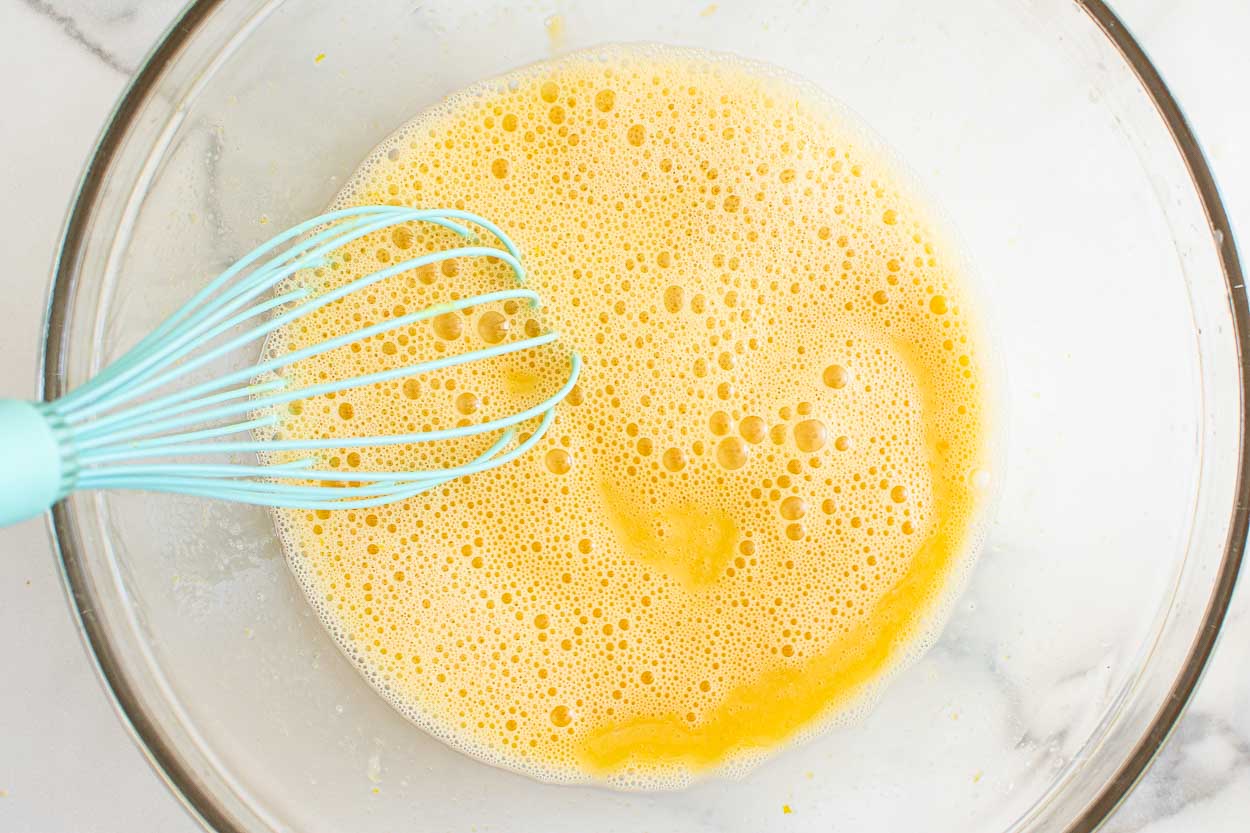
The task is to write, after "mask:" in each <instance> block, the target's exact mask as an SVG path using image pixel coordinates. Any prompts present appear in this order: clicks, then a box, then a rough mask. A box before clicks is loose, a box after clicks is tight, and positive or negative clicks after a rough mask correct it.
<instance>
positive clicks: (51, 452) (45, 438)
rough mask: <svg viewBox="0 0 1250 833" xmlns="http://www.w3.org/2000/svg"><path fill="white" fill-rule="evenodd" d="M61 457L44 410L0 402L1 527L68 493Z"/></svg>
mask: <svg viewBox="0 0 1250 833" xmlns="http://www.w3.org/2000/svg"><path fill="white" fill-rule="evenodd" d="M67 479H68V478H67V472H66V471H65V464H64V454H63V451H62V448H61V443H60V442H59V440H58V439H57V435H56V430H55V428H54V427H53V424H52V422H51V421H50V420H49V418H48V416H46V415H45V411H44V409H43V408H42V407H41V406H39V405H38V404H36V403H34V402H24V401H22V400H20V399H0V526H8V525H9V524H13V523H17V522H18V521H21V520H25V519H26V518H30V517H34V516H35V515H38V514H39V513H41V512H45V511H47V509H48V508H49V507H51V506H52V504H54V503H56V502H57V501H58V500H60V499H61V498H62V497H64V496H65V494H66V492H68V487H67Z"/></svg>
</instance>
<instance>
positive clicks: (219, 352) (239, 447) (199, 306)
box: [0, 206, 581, 522]
mask: <svg viewBox="0 0 1250 833" xmlns="http://www.w3.org/2000/svg"><path fill="white" fill-rule="evenodd" d="M406 223H425V224H429V225H432V226H435V227H439V228H442V229H445V230H447V231H450V232H452V233H454V234H456V235H457V236H459V237H461V238H463V239H465V240H466V243H467V245H462V246H458V247H455V248H450V249H444V250H440V251H435V252H430V253H428V254H423V255H421V256H419V257H414V258H410V259H407V260H404V261H401V262H398V263H395V264H393V265H391V266H388V267H386V268H383V269H379V270H377V271H375V272H371V273H369V274H366V275H362V276H360V277H357V278H355V279H353V280H351V281H348V282H347V283H345V284H342V285H340V286H337V287H332V288H329V289H326V290H325V291H324V292H320V293H318V292H317V287H316V277H315V276H313V277H310V278H308V279H303V280H301V279H298V278H296V276H297V275H298V274H300V273H306V272H307V271H308V270H312V269H316V268H319V267H324V266H326V265H327V264H328V263H329V260H330V257H331V255H332V253H333V252H334V251H335V250H337V249H339V248H341V247H342V246H344V245H346V244H348V243H351V242H352V241H355V240H358V239H360V238H362V237H365V236H367V235H369V234H374V233H376V232H380V231H383V230H384V229H386V228H389V227H392V226H396V225H399V224H406ZM478 230H480V231H484V232H485V233H487V234H488V235H489V236H490V237H493V238H494V243H497V244H498V246H496V245H482V244H479V243H478V242H477V241H478V239H479V238H478ZM500 247H502V248H500ZM474 257H486V258H492V259H493V260H495V261H497V262H501V263H503V264H505V265H506V266H507V267H508V268H509V269H510V270H511V272H512V275H513V277H514V279H515V281H516V283H517V284H518V286H517V287H515V288H512V289H506V290H500V291H495V292H486V293H482V294H478V295H474V296H472V297H468V298H462V299H457V300H454V301H450V302H446V303H441V304H436V305H433V306H431V307H427V308H425V309H422V310H420V311H417V312H413V313H406V314H403V315H399V316H395V317H393V318H388V319H387V320H385V321H382V322H379V323H376V324H372V325H369V326H366V327H363V328H360V329H358V330H355V331H353V332H350V333H345V334H342V335H339V336H336V337H333V338H330V339H327V340H325V341H323V342H320V343H318V344H313V345H310V346H308V347H304V348H301V349H298V350H294V351H291V352H289V353H286V354H284V355H281V356H275V357H270V358H264V359H262V360H260V361H257V362H254V363H252V364H250V365H249V366H248V367H245V368H242V369H240V370H236V371H233V372H229V373H226V374H224V375H222V376H219V377H216V378H213V379H209V380H206V381H202V382H198V383H195V384H191V385H189V386H188V387H184V388H182V389H180V390H171V391H169V392H165V393H161V394H160V395H157V396H155V397H153V398H150V399H147V400H146V401H143V400H141V398H142V397H144V396H145V395H148V394H151V393H153V392H159V391H162V390H163V389H165V388H169V387H172V386H175V385H176V384H177V383H180V382H183V381H185V380H186V379H188V378H190V376H191V374H193V373H194V372H195V371H197V370H200V369H201V368H204V367H206V366H208V365H210V363H212V362H214V361H217V360H219V359H222V358H223V357H225V356H226V355H227V354H229V353H231V352H233V351H237V350H239V349H240V348H243V347H246V346H247V345H250V344H253V343H255V342H256V341H258V340H260V339H262V338H265V337H266V336H269V335H270V334H271V333H274V332H275V331H277V330H279V329H280V328H282V327H285V326H287V325H289V324H291V323H292V322H293V321H295V320H297V319H299V318H301V317H303V316H306V315H308V314H310V313H312V312H315V311H316V310H318V309H321V308H323V307H325V306H326V305H328V304H331V303H334V302H335V301H338V300H340V299H342V298H344V297H346V296H347V295H349V294H351V293H354V292H359V291H361V290H363V289H366V288H368V287H370V286H372V285H374V284H376V283H378V282H379V281H383V280H386V279H388V278H391V277H394V276H396V275H400V274H403V273H405V272H410V271H413V270H417V269H422V268H425V267H429V266H433V265H435V264H438V263H440V262H443V261H446V260H450V259H453V258H474ZM288 281H293V283H288ZM524 282H525V270H524V268H523V266H522V264H521V262H520V252H519V250H518V249H517V247H516V245H515V244H514V243H513V242H512V240H511V239H510V238H509V237H508V236H507V235H506V234H504V232H503V231H502V230H501V229H499V227H498V226H496V225H495V224H494V223H491V222H490V221H489V220H486V219H485V218H483V217H479V216H477V215H475V214H473V213H471V212H468V211H464V210H460V209H436V210H431V209H414V208H408V207H403V206H363V207H358V208H349V209H342V210H339V211H333V212H329V213H327V214H324V215H321V216H320V217H314V218H312V219H310V220H307V221H305V222H303V223H300V224H297V225H295V226H292V227H291V228H289V229H287V230H286V231H284V232H282V233H280V234H278V235H277V236H275V237H274V238H272V239H270V240H268V241H267V242H265V243H263V244H261V245H260V246H257V247H256V248H255V249H253V250H252V251H251V252H249V253H248V254H247V255H245V256H244V257H243V258H241V259H240V260H238V261H237V262H236V263H235V264H233V265H232V266H230V267H229V268H227V269H226V270H225V271H223V272H222V273H221V274H219V275H218V276H217V277H216V278H214V279H213V280H212V281H210V282H209V283H208V284H207V285H206V286H204V287H203V288H202V289H201V290H199V291H198V292H196V293H195V294H194V295H192V296H191V298H190V299H188V300H187V302H186V303H184V304H183V305H182V306H180V307H179V308H178V309H177V310H175V311H174V312H173V313H172V314H171V315H169V316H168V317H167V318H166V319H165V320H164V321H163V322H162V323H161V324H160V325H159V326H157V327H156V328H155V329H154V330H153V331H152V332H151V333H150V334H149V335H147V336H146V337H145V338H143V339H140V340H139V341H138V342H137V343H136V344H134V345H133V346H132V347H131V348H130V349H128V350H127V351H126V352H125V353H124V354H123V355H122V356H121V357H120V358H119V359H117V360H116V361H115V362H113V363H112V364H110V365H109V366H107V367H105V368H104V369H102V370H101V371H100V372H99V373H98V374H97V375H96V376H95V377H94V378H92V379H91V380H89V381H87V382H86V383H84V384H83V385H81V386H79V387H78V388H76V389H75V390H74V391H72V392H70V393H69V394H67V395H66V396H64V397H62V398H61V399H59V400H56V401H54V402H50V403H37V404H36V403H17V402H14V401H13V400H0V406H3V407H0V417H2V418H7V419H9V423H8V424H11V425H13V426H17V427H18V428H19V429H20V432H21V433H22V434H23V436H28V437H29V438H31V439H32V440H33V441H35V445H39V446H40V449H41V450H39V451H38V454H46V455H47V457H48V458H49V462H50V463H51V464H54V465H55V467H56V472H53V473H51V474H50V476H47V477H41V478H40V483H41V484H43V485H42V486H41V489H46V490H49V495H42V494H41V495H40V496H39V497H38V499H37V500H35V499H28V498H25V497H23V496H22V495H21V494H20V493H18V492H14V491H12V490H10V491H9V492H7V493H5V494H3V495H0V522H3V521H4V520H5V519H6V518H10V517H12V518H16V517H21V516H22V515H21V514H20V513H22V512H26V513H29V512H30V511H31V509H32V507H34V508H35V509H36V510H37V508H38V507H37V505H36V504H38V503H40V502H41V501H44V500H47V501H48V502H51V501H54V500H56V499H59V498H60V497H63V496H64V495H65V494H67V493H68V492H70V491H72V490H74V489H141V490H146V491H156V492H175V493H180V494H186V495H195V496H202V497H210V498H222V499H227V500H233V501H238V502H243V503H251V504H258V505H270V506H281V507H290V508H306V509H334V508H341V507H343V506H353V507H360V508H363V507H369V506H377V505H381V504H384V503H389V502H392V501H395V500H403V499H405V498H407V497H411V496H415V495H418V494H421V493H422V492H424V491H427V490H429V489H433V488H436V487H438V486H440V485H442V484H445V483H447V482H449V481H451V480H453V479H455V478H457V477H463V476H467V475H471V474H476V473H479V472H482V471H486V470H488V469H491V468H494V467H495V466H499V465H503V464H505V463H507V462H510V461H512V460H515V459H517V458H518V457H520V456H522V455H524V454H525V453H527V452H528V451H529V450H531V449H532V448H533V447H534V446H535V445H536V444H537V443H538V442H540V441H541V439H542V437H543V436H544V435H545V433H546V432H547V430H548V428H549V427H550V426H551V424H552V421H553V420H554V418H555V407H556V405H557V404H558V403H559V402H560V401H562V400H563V399H564V398H565V396H567V395H568V393H569V392H570V391H571V390H572V389H573V386H574V385H575V384H576V382H577V379H578V376H579V374H580V371H581V359H580V358H579V357H578V356H577V354H576V353H571V354H570V356H569V375H568V377H567V378H566V380H565V382H564V384H563V385H561V386H560V388H559V390H557V391H556V392H555V393H554V394H552V395H550V396H548V397H546V398H545V399H543V401H541V402H540V403H538V404H536V405H533V406H531V407H528V408H525V409H523V410H520V411H519V412H517V413H513V414H510V415H507V416H501V417H496V418H493V419H490V420H486V421H483V422H480V423H476V424H470V425H460V426H456V427H452V428H443V429H438V430H426V431H413V432H407V433H401V434H391V435H383V436H362V437H331V438H309V439H285V438H281V437H280V436H278V437H273V436H257V435H256V433H255V432H258V431H260V432H264V433H265V434H268V433H269V431H271V430H272V429H273V428H274V427H275V426H277V425H278V424H279V422H280V419H279V417H278V415H277V409H278V408H279V407H281V406H285V405H289V404H290V403H292V402H295V401H298V400H302V399H308V398H312V397H319V396H324V395H327V394H337V393H340V392H343V391H346V390H349V389H353V388H360V387H364V386H368V385H375V384H380V383H384V382H389V381H393V380H396V379H400V378H405V377H411V376H417V375H420V374H424V373H431V372H435V371H438V370H443V369H446V368H451V367H456V366H459V365H463V364H467V363H470V362H477V361H487V360H490V359H493V358H496V357H500V356H505V355H508V354H513V353H517V352H520V351H524V350H532V349H537V348H540V347H543V346H545V345H549V344H552V343H554V342H555V341H556V340H558V339H559V335H558V334H557V333H554V332H548V333H543V334H540V335H537V336H530V337H527V338H524V339H518V340H515V341H509V342H506V343H503V344H497V345H493V346H490V347H485V348H480V349H476V350H471V351H467V352H464V353H459V354H455V355H451V356H442V357H439V358H436V359H431V360H427V361H422V362H416V363H412V364H406V365H403V366H400V367H395V368H390V369H387V370H382V371H377V372H374V373H367V374H360V375H357V376H352V377H348V378H345V379H339V380H332V381H329V382H324V383H319V384H314V385H309V386H305V387H302V388H298V389H291V387H290V385H291V379H290V378H289V377H283V376H278V377H276V378H265V377H266V376H270V375H272V374H275V373H276V372H278V371H280V370H282V369H283V368H286V367H288V366H290V365H292V364H294V363H296V362H299V361H301V360H305V359H309V358H312V357H315V356H317V355H321V354H323V353H325V352H327V351H330V350H334V349H338V348H341V347H344V346H347V345H350V344H353V343H356V342H360V341H362V340H365V339H368V338H372V337H375V336H379V335H382V334H384V333H387V332H391V331H394V330H396V329H400V328H403V327H408V326H411V325H412V324H415V323H417V322H420V321H425V320H429V319H432V318H434V317H436V316H439V315H444V314H447V313H452V312H458V311H461V310H464V309H466V308H469V307H474V306H478V305H483V304H491V303H499V302H505V301H524V302H528V303H529V305H530V306H531V307H534V308H537V307H538V306H539V304H540V298H539V296H538V295H537V294H536V293H535V292H533V291H532V290H529V289H525V288H522V285H523V284H524ZM284 287H286V288H284ZM275 290H276V292H277V294H274V295H273V296H272V297H266V296H267V294H268V293H270V292H273V291H275ZM262 317H263V320H261V321H259V322H257V321H256V319H258V318H262ZM239 328H243V331H242V332H236V331H237V330H239ZM218 342H220V343H218ZM6 402H7V403H9V404H8V405H6V404H5V403H6ZM5 408H7V409H8V410H7V411H6V410H5ZM38 415H42V416H38ZM241 417H242V418H241ZM534 419H538V424H537V426H536V427H535V428H534V429H533V431H532V433H529V434H528V435H521V437H520V441H519V442H517V441H516V440H517V437H518V433H517V432H518V430H519V426H521V425H522V424H523V423H526V422H528V421H531V420H534ZM40 426H42V427H40ZM246 433H252V434H253V436H252V437H251V438H249V439H240V440H232V441H222V440H223V438H227V437H231V436H236V435H239V434H246ZM491 433H498V436H497V437H496V438H495V439H494V441H493V443H492V444H491V445H490V447H489V448H487V449H486V450H485V451H484V452H482V453H481V454H479V455H478V456H477V457H475V458H473V459H472V460H471V461H469V462H467V463H461V464H458V465H452V466H448V467H443V468H433V469H429V470H413V471H356V470H352V471H338V470H333V469H330V470H323V469H320V468H317V465H318V460H317V458H315V457H306V458H302V459H298V460H291V461H285V462H278V461H275V462H273V463H270V462H269V461H268V459H267V458H270V457H271V456H272V455H274V454H280V453H286V452H297V451H316V450H326V449H333V448H364V447H372V446H392V445H399V444H416V443H432V442H439V441H447V440H456V439H462V438H468V437H474V436H478V435H485V434H491ZM47 444H50V446H49V447H48V448H46V449H45V448H43V446H44V445H47ZM510 446H511V447H510ZM223 454H224V455H237V454H248V455H250V454H257V455H260V456H261V462H260V464H249V463H236V462H231V463H196V462H141V461H144V460H152V459H154V458H171V457H177V456H180V455H191V456H204V455H223ZM36 456H37V455H36ZM40 459H42V458H40ZM45 481H46V482H45ZM285 481H294V482H285ZM58 483H59V486H58V485H57V484H58ZM6 501H7V503H6Z"/></svg>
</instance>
